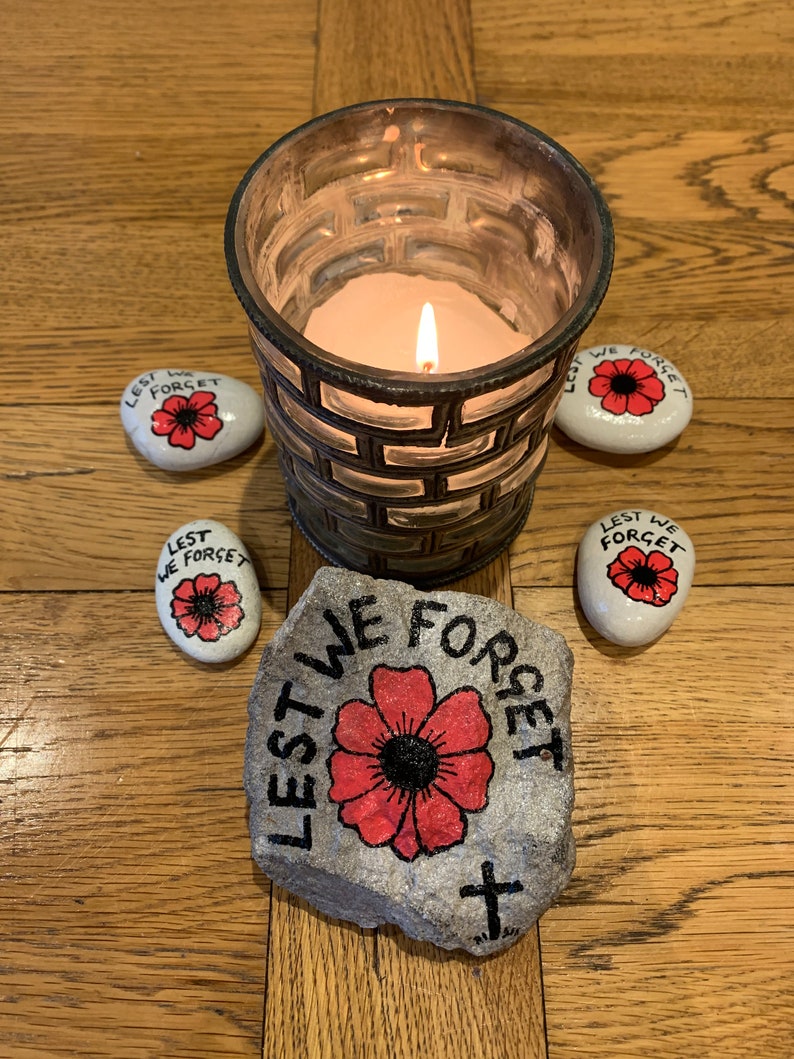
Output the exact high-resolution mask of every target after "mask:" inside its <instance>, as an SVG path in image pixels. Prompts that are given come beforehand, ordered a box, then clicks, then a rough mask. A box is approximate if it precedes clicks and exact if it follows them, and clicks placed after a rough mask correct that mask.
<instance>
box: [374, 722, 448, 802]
mask: <svg viewBox="0 0 794 1059" xmlns="http://www.w3.org/2000/svg"><path fill="white" fill-rule="evenodd" d="M378 758H379V760H380V767H381V768H382V769H383V775H384V776H385V777H386V779H387V780H388V781H389V783H391V784H393V785H394V786H395V787H402V789H403V790H407V791H421V790H423V789H424V788H425V787H427V786H428V785H429V784H431V783H432V782H433V780H434V779H435V778H436V776H437V775H438V754H437V753H436V751H435V748H434V747H433V746H431V744H430V743H428V741H427V740H426V739H421V738H420V737H419V736H418V735H395V736H394V738H393V739H390V740H389V741H388V743H386V745H385V746H384V748H383V750H381V752H380V754H379V755H378Z"/></svg>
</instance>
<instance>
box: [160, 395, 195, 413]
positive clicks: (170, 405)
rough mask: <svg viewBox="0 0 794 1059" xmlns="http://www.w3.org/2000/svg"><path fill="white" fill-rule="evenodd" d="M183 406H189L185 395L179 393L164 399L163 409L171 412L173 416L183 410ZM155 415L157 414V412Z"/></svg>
mask: <svg viewBox="0 0 794 1059" xmlns="http://www.w3.org/2000/svg"><path fill="white" fill-rule="evenodd" d="M183 408H187V401H186V400H185V398H184V397H180V395H179V394H178V393H175V394H174V395H173V396H171V397H168V398H167V399H166V400H165V401H163V410H164V411H166V412H170V413H171V415H172V416H175V415H176V414H177V412H181V411H182V409H183ZM155 415H157V413H156V412H155Z"/></svg>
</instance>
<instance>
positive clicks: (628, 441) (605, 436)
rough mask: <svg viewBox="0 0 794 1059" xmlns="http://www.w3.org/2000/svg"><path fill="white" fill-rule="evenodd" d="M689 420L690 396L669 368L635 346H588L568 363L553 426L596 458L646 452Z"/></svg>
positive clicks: (675, 371)
mask: <svg viewBox="0 0 794 1059" xmlns="http://www.w3.org/2000/svg"><path fill="white" fill-rule="evenodd" d="M691 418H692V391H691V390H690V389H689V386H688V384H687V381H686V379H685V378H684V377H683V375H682V374H681V372H680V371H679V370H678V368H676V366H675V364H673V363H672V362H671V361H669V360H666V359H665V358H664V357H661V356H659V354H658V353H652V352H651V351H650V350H649V349H641V348H640V347H639V346H625V345H623V346H613V345H609V346H592V347H591V348H590V349H584V350H582V351H581V352H580V353H577V354H576V356H575V357H574V358H573V361H572V363H571V367H570V371H569V372H568V379H567V382H566V384H565V392H564V393H563V395H562V400H561V401H560V404H559V407H558V409H557V414H556V416H555V417H554V422H555V423H556V425H557V426H558V427H559V428H560V430H562V431H563V433H565V434H567V435H568V437H569V438H572V439H573V440H574V441H578V442H579V443H580V444H581V445H587V446H588V447H589V448H591V449H600V450H601V451H602V452H624V453H629V452H651V451H653V449H658V448H661V447H662V445H667V444H668V442H670V441H672V440H673V438H677V437H678V435H679V434H680V433H681V431H682V430H683V429H684V427H685V426H686V425H687V423H688V422H689V420H690V419H691Z"/></svg>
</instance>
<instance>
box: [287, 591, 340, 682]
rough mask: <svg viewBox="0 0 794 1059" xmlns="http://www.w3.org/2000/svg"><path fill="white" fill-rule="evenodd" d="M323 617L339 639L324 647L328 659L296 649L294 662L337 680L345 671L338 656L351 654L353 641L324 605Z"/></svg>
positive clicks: (329, 609) (334, 615)
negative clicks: (324, 659) (337, 641)
mask: <svg viewBox="0 0 794 1059" xmlns="http://www.w3.org/2000/svg"><path fill="white" fill-rule="evenodd" d="M323 617H324V618H325V620H326V621H327V622H328V624H329V625H330V626H331V628H332V629H333V631H334V632H335V633H336V636H337V639H338V640H339V643H338V644H335V643H333V644H328V646H327V647H326V649H325V650H326V652H327V654H328V661H327V662H324V661H323V660H322V659H320V658H312V656H311V655H307V654H304V653H303V651H296V652H295V654H294V656H293V657H294V658H295V661H296V662H300V663H301V664H302V665H304V666H309V668H310V669H314V670H315V671H316V672H317V673H322V674H323V676H325V677H333V679H334V680H339V678H340V677H342V676H344V672H345V671H344V668H343V667H342V663H341V662H340V661H339V658H340V656H342V655H352V654H353V653H354V650H355V648H354V647H353V641H352V640H351V639H350V636H349V635H348V632H347V629H346V628H345V627H344V625H343V624H342V622H341V621H340V620H339V618H337V616H336V614H334V612H333V611H332V610H331V608H330V607H326V609H325V610H324V611H323Z"/></svg>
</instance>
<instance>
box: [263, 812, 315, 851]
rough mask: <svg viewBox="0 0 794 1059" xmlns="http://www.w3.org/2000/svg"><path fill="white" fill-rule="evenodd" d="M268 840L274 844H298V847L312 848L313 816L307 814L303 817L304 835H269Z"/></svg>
mask: <svg viewBox="0 0 794 1059" xmlns="http://www.w3.org/2000/svg"><path fill="white" fill-rule="evenodd" d="M267 840H268V842H272V843H273V845H274V846H297V847H298V849H311V848H312V818H311V817H310V816H309V815H308V813H307V814H306V816H304V818H303V834H302V835H268V836H267Z"/></svg>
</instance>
